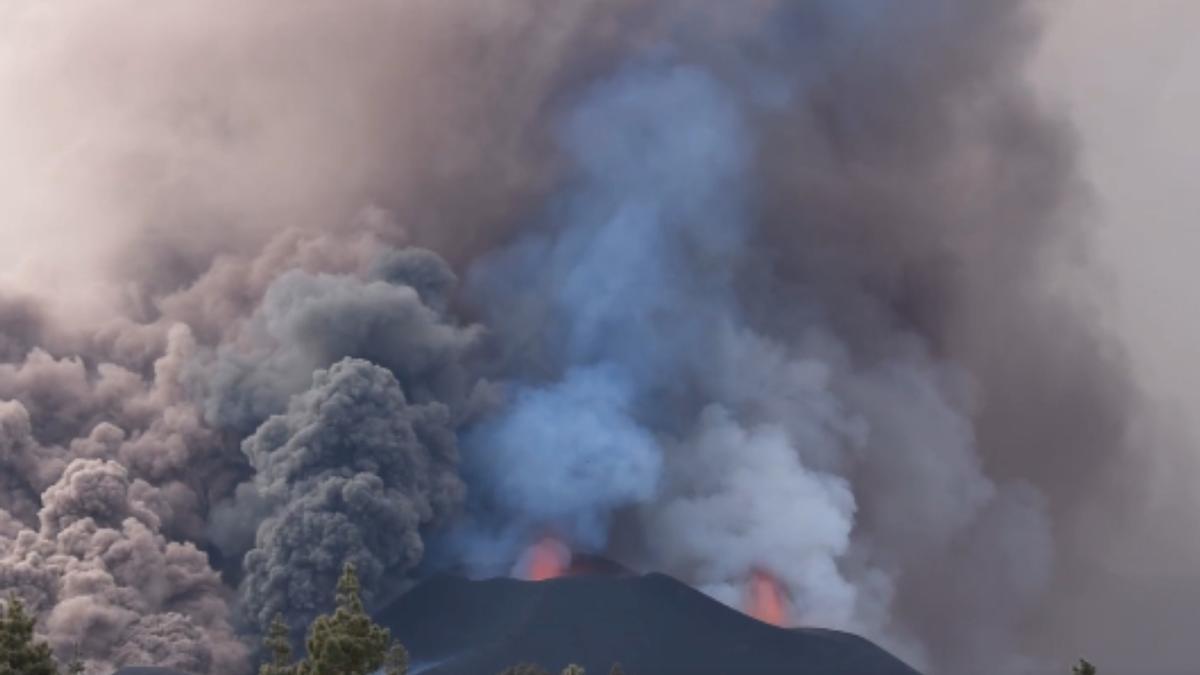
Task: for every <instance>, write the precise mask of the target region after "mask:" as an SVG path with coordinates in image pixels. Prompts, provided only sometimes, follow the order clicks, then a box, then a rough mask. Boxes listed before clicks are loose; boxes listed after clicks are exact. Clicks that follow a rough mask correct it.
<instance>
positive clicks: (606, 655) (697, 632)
mask: <svg viewBox="0 0 1200 675" xmlns="http://www.w3.org/2000/svg"><path fill="white" fill-rule="evenodd" d="M376 620H377V621H379V622H380V623H382V624H383V625H385V626H387V627H388V628H390V629H391V630H392V634H393V635H395V636H396V637H397V638H398V639H399V640H400V641H401V642H403V643H404V645H405V646H406V647H407V648H408V650H409V652H410V653H411V655H412V665H413V668H412V671H411V672H412V673H413V675H496V674H497V673H499V672H500V671H501V670H503V669H504V668H506V667H508V666H511V665H514V664H517V663H537V664H540V665H542V666H543V667H545V668H546V669H548V670H549V671H551V672H553V673H557V672H558V671H559V670H560V669H561V668H562V667H563V666H565V665H566V664H568V663H575V664H578V665H581V666H583V667H584V668H586V669H587V671H588V672H589V673H592V674H593V675H606V674H607V673H608V672H609V668H610V667H611V666H612V664H613V663H614V662H620V663H621V666H622V669H623V670H624V671H625V673H626V675H919V673H917V671H915V670H913V669H912V668H910V667H909V666H907V665H905V664H904V663H903V662H901V661H900V660H899V659H897V658H896V657H894V656H892V655H891V654H889V653H887V652H886V651H884V650H883V649H881V648H879V647H878V646H876V645H875V644H873V643H871V642H870V641H868V640H866V639H864V638H861V637H858V636H856V635H851V634H849V633H843V632H839V631H834V630H824V629H817V628H799V629H785V628H778V627H775V626H771V625H767V624H764V623H762V622H759V621H757V620H755V619H752V618H750V617H748V616H745V615H744V614H741V613H740V612H737V611H735V610H732V609H730V608H728V607H726V606H725V605H722V604H721V603H719V602H717V601H715V600H713V599H711V598H709V597H708V596H706V595H704V594H703V593H700V592H699V591H696V590H695V589H693V588H690V587H689V586H687V585H685V584H683V583H680V582H679V581H676V580H675V579H672V578H670V577H668V576H664V575H661V574H649V575H646V576H636V575H633V574H628V573H625V571H624V570H617V571H615V572H614V573H609V574H580V575H575V576H567V577H563V578H559V579H553V580H550V581H541V582H531V581H518V580H515V579H489V580H486V581H471V580H468V579H464V578H462V577H455V576H439V577H435V578H433V579H430V580H428V581H426V582H424V583H422V584H421V585H419V586H417V587H416V588H414V589H413V590H411V591H409V592H408V593H407V594H405V595H404V596H402V597H400V598H399V599H398V600H397V601H396V602H394V603H393V604H392V605H391V606H389V607H387V608H385V609H384V610H383V611H381V612H379V613H378V615H377V616H376ZM116 675H183V674H181V673H177V672H176V671H173V670H170V669H165V668H124V669H122V670H120V671H118V673H117V674H116Z"/></svg>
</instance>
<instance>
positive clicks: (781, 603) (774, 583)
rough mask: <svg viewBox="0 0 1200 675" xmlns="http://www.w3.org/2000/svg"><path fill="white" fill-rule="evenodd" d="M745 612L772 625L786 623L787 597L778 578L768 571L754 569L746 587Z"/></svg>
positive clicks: (784, 624) (783, 624)
mask: <svg viewBox="0 0 1200 675" xmlns="http://www.w3.org/2000/svg"><path fill="white" fill-rule="evenodd" d="M746 591H747V592H746V613H747V614H749V615H750V616H752V617H754V618H756V619H758V620H759V621H762V622H763V623H769V624H771V625H774V626H786V625H787V624H788V607H787V604H788V603H787V598H786V597H785V596H784V593H783V588H782V587H781V585H780V583H779V580H778V579H776V578H775V576H774V575H772V574H771V573H770V572H766V571H764V570H755V571H754V573H753V574H751V575H750V584H749V587H748V588H747V589H746Z"/></svg>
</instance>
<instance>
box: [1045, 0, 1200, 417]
mask: <svg viewBox="0 0 1200 675" xmlns="http://www.w3.org/2000/svg"><path fill="white" fill-rule="evenodd" d="M1049 13H1050V16H1051V21H1050V22H1049V30H1048V32H1047V34H1046V36H1045V45H1044V49H1043V52H1042V57H1041V59H1040V62H1039V63H1038V65H1037V69H1036V71H1035V75H1036V77H1038V79H1039V81H1040V83H1042V84H1044V85H1045V91H1046V93H1047V95H1048V96H1049V97H1051V99H1052V100H1054V101H1055V102H1056V103H1060V104H1063V105H1065V106H1066V107H1067V114H1069V115H1070V117H1071V118H1072V119H1073V120H1074V121H1075V123H1076V125H1077V127H1078V129H1079V132H1080V134H1081V135H1082V141H1083V143H1082V145H1083V161H1084V163H1085V171H1086V173H1087V175H1088V178H1089V179H1090V180H1091V182H1092V186H1093V189H1094V190H1095V196H1096V202H1097V203H1096V206H1097V207H1098V208H1097V213H1096V217H1098V218H1100V219H1101V221H1102V223H1103V230H1102V232H1103V235H1102V238H1101V245H1102V248H1101V253H1102V255H1103V256H1104V258H1105V259H1106V260H1107V261H1108V262H1109V263H1110V265H1111V266H1112V272H1113V279H1112V283H1113V284H1114V286H1115V288H1116V290H1117V291H1118V293H1117V297H1118V303H1119V304H1118V308H1117V321H1118V322H1119V323H1118V326H1119V328H1120V330H1121V332H1122V333H1123V334H1124V335H1125V337H1126V340H1127V341H1128V343H1129V344H1130V347H1131V349H1132V351H1133V355H1134V357H1135V358H1136V359H1137V360H1138V362H1139V365H1140V366H1141V368H1142V372H1144V373H1146V375H1147V377H1146V379H1145V380H1144V383H1145V385H1146V386H1147V387H1148V388H1149V389H1150V390H1151V394H1152V395H1154V396H1156V397H1158V396H1161V397H1164V398H1168V399H1170V400H1172V401H1173V402H1174V403H1175V404H1178V405H1182V406H1186V408H1188V409H1195V406H1196V405H1197V404H1200V394H1197V393H1196V391H1195V385H1196V382H1197V379H1198V377H1200V359H1197V358H1196V345H1197V344H1200V316H1197V314H1196V311H1195V306H1196V300H1197V293H1196V290H1195V289H1196V283H1197V277H1196V260H1195V255H1196V251H1197V250H1200V228H1198V227H1197V222H1196V220H1197V214H1200V189H1198V188H1200V186H1197V184H1196V179H1197V175H1198V173H1200V134H1198V133H1197V131H1196V128H1195V124H1196V120H1197V119H1200V40H1198V39H1197V37H1198V36H1200V3H1196V2H1195V1H1194V0H1139V1H1138V2H1113V1H1111V0H1062V1H1061V2H1059V3H1055V4H1054V5H1053V6H1052V7H1050V9H1049Z"/></svg>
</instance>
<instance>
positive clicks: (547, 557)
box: [518, 537, 571, 581]
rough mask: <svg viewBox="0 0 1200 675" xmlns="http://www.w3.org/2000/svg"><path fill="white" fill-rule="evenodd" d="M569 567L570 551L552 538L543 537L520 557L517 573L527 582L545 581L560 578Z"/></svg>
mask: <svg viewBox="0 0 1200 675" xmlns="http://www.w3.org/2000/svg"><path fill="white" fill-rule="evenodd" d="M570 566H571V549H569V548H567V545H566V544H564V543H562V542H561V541H559V540H558V539H556V538H554V537H543V538H542V539H541V540H539V541H538V542H537V543H536V544H534V545H533V546H531V547H529V549H528V550H526V551H525V554H524V555H523V556H521V561H520V562H519V563H518V568H519V569H518V571H519V572H520V576H521V577H523V578H525V579H527V580H529V581H546V580H547V579H555V578H557V577H561V576H562V575H563V574H565V573H566V572H567V569H568V568H569V567H570Z"/></svg>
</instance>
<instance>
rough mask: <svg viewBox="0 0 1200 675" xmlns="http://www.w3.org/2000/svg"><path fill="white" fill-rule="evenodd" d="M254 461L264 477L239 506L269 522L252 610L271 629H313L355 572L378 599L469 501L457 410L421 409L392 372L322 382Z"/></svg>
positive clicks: (265, 433) (354, 373) (361, 367)
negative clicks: (433, 531)
mask: <svg viewBox="0 0 1200 675" xmlns="http://www.w3.org/2000/svg"><path fill="white" fill-rule="evenodd" d="M243 451H244V452H245V453H246V456H247V457H248V458H249V460H250V465H251V466H252V467H253V468H254V471H255V476H254V482H253V484H252V488H251V490H252V491H250V492H245V491H243V492H242V493H241V495H240V497H241V498H242V499H243V500H247V499H249V500H251V501H252V502H253V503H257V504H258V505H259V506H258V507H257V508H258V510H259V511H261V512H263V513H264V514H265V517H264V519H263V520H262V522H261V524H260V525H259V526H258V528H257V533H256V537H255V541H254V546H253V548H251V549H250V551H249V552H248V553H246V555H245V572H246V579H245V581H244V582H243V594H242V598H243V601H244V602H245V603H246V605H247V608H248V609H249V610H250V612H251V613H252V614H253V616H254V617H255V618H256V620H257V621H258V622H259V623H260V624H262V625H266V624H267V623H269V622H270V621H271V618H272V617H274V616H275V615H276V614H277V613H278V614H282V615H283V616H285V617H288V618H289V619H290V620H292V621H293V622H294V623H295V624H297V625H298V626H301V627H302V626H305V625H307V624H308V622H309V621H311V620H312V619H313V618H315V616H316V614H317V613H318V611H319V610H320V609H321V608H322V607H323V606H324V605H325V604H326V603H325V602H324V601H323V600H322V598H323V597H324V596H325V595H327V592H326V589H328V588H330V587H331V586H330V585H331V584H335V583H336V580H337V577H338V575H339V574H340V573H341V567H342V565H343V564H344V563H345V562H352V563H354V564H355V566H356V567H357V569H358V570H359V574H360V577H361V579H362V582H363V584H364V587H365V588H367V589H370V590H371V591H377V590H380V589H383V588H385V587H386V586H387V584H389V583H396V582H397V581H398V580H402V579H404V578H405V575H406V574H407V573H408V572H409V571H411V570H412V569H413V568H415V567H416V566H417V565H418V564H419V563H420V562H421V558H422V556H423V554H424V543H423V541H422V539H421V532H422V530H423V529H425V528H429V527H432V526H435V525H437V524H439V523H442V522H445V521H446V520H447V519H448V518H449V517H451V516H452V515H454V513H455V511H456V510H457V509H458V507H459V506H460V503H461V502H462V498H463V493H464V486H463V483H462V481H461V480H460V479H459V476H458V472H457V469H458V449H457V444H456V441H455V434H454V428H453V426H452V425H451V423H450V413H449V410H448V409H447V408H446V406H445V405H444V404H441V403H436V402H435V403H429V404H423V405H422V404H410V403H409V402H408V401H407V400H406V399H405V396H404V392H403V391H402V390H401V388H400V384H399V383H398V382H397V380H396V377H395V376H394V375H393V374H392V373H391V372H390V371H388V370H387V369H385V368H381V367H379V366H376V365H373V364H371V363H368V362H366V361H362V360H353V359H347V360H344V361H341V362H339V363H337V364H334V366H333V367H332V368H330V369H329V370H318V371H317V372H316V374H314V375H313V385H312V388H311V389H309V390H308V391H307V392H305V393H303V394H300V395H298V396H296V397H295V398H293V399H292V403H291V405H289V406H288V411H287V412H286V413H285V414H282V415H276V416H273V417H271V418H270V419H268V420H267V421H266V422H264V423H263V425H262V426H260V427H259V428H258V431H256V432H255V433H254V435H253V436H251V437H250V438H248V439H246V441H245V442H244V443H243ZM247 512H253V509H246V508H240V509H236V512H235V513H234V514H231V517H242V518H244V517H246V515H247ZM373 599H374V598H373V597H371V596H370V595H368V597H367V600H368V601H370V600H373Z"/></svg>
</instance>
